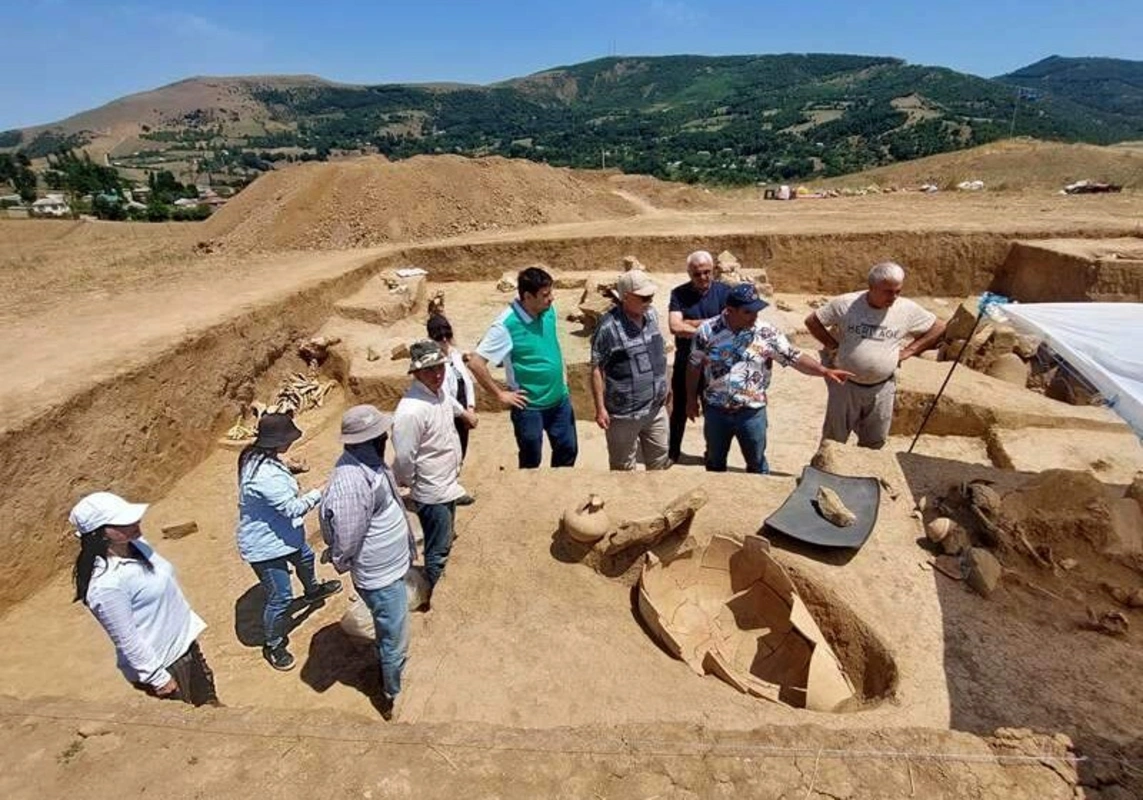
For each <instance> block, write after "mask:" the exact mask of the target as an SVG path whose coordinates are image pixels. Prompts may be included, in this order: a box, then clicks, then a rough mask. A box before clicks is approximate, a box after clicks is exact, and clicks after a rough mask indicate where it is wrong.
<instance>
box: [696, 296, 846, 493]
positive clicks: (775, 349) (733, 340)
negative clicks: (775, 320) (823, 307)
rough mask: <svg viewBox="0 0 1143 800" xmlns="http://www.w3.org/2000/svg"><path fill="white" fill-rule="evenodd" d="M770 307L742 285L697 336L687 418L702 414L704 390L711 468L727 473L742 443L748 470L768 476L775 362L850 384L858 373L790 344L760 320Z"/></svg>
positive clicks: (701, 327)
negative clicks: (733, 450)
mask: <svg viewBox="0 0 1143 800" xmlns="http://www.w3.org/2000/svg"><path fill="white" fill-rule="evenodd" d="M765 307H766V303H765V302H764V301H763V300H762V299H761V298H760V297H759V296H758V292H757V291H756V290H755V288H754V285H753V284H750V283H740V284H738V285H737V286H735V287H734V288H733V289H732V290H731V291H730V296H729V297H728V298H727V300H726V309H725V310H724V311H723V312H722V315H721V316H719V317H716V318H714V319H710V320H707V321H706V322H704V323H703V324H702V325H701V326H700V327H699V329H698V331H697V332H696V333H695V336H694V339H693V344H692V348H691V355H690V361H689V363H688V365H687V417H688V418H689V419H691V420H694V419H696V418H697V417H698V415H699V402H698V386H699V378H700V376H705V378H706V390H705V392H704V393H703V414H704V420H703V435H704V436H705V437H706V468H707V470H708V471H709V472H725V471H726V456H727V453H729V452H730V443H731V441H732V440H734V439H735V438H737V439H738V446H739V447H740V448H741V449H742V455H743V458H745V459H746V470H747V472H757V473H762V474H765V473H767V472H769V471H770V467H769V465H768V464H767V463H766V402H767V398H766V390H767V388H769V386H770V372H771V365H772V363H773V361H774V360H775V359H777V361H778V363H780V364H781V365H782V366H784V367H793V368H794V369H796V370H797V371H798V372H801V373H803V374H806V375H813V376H817V377H822V378H825V379H826V380H829V381H834V382H836V383H844V382H845V381H846V380H847V379H848V378H850V377H852V376H853V373H851V372H846V371H845V370H841V369H827V368H825V367H823V366H822V365H821V364H820V363H818V362H817V361H815V360H814V359H812V358H810V357H809V356H808V355H806V354H805V353H802V352H801V351H800V350H798V349H797V348H796V347H794V346H793V345H791V344H790V341H789V340H788V339H787V338H786V336H785V335H784V334H783V333H782V332H781V331H779V330H778V329H777V328H775V327H774V326H773V325H771V324H770V323H768V322H762V321H760V320H759V319H758V312H759V311H761V310H762V309H763V308H765Z"/></svg>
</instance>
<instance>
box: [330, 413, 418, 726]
mask: <svg viewBox="0 0 1143 800" xmlns="http://www.w3.org/2000/svg"><path fill="white" fill-rule="evenodd" d="M392 427H393V417H392V416H391V415H389V414H386V413H384V412H382V411H379V410H378V409H377V408H375V407H374V406H370V405H360V406H354V407H353V408H350V409H349V410H348V411H346V412H345V414H344V415H343V416H342V418H341V442H342V444H343V445H344V446H345V449H344V451H343V452H342V454H341V458H339V459H338V461H337V464H335V465H334V468H333V474H332V475H330V478H329V483H328V484H327V486H326V490H325V493H324V494H323V495H322V500H321V506H320V507H319V517H320V519H321V534H322V539H324V540H325V543H326V545H328V546H329V551H328V554H329V560H330V561H331V562H332V563H333V566H334V569H336V570H337V571H338V572H340V573H344V572H348V573H349V574H350V576H351V577H352V578H353V586H354V588H355V589H356V590H357V595H358V597H360V598H361V600H362V602H364V603H365V605H366V606H368V607H369V612H370V614H372V616H373V627H374V630H375V633H376V639H377V659H378V661H379V662H380V664H381V684H382V696H381V714H382V716H384V717H385V718H386V719H392V717H393V713H394V708H395V706H396V702H397V697H398V695H399V694H400V692H401V672H402V671H403V669H404V667H405V657H406V653H407V652H408V648H409V624H408V613H409V609H408V603H407V598H406V594H405V580H404V579H405V573H406V572H408V570H409V565H410V564H411V563H412V561H413V558H414V557H415V555H416V542H415V540H414V538H413V530H412V527H411V526H410V525H409V520H408V517H406V516H405V505H404V503H403V502H402V501H401V496H400V494H399V492H398V491H397V481H396V478H394V476H393V473H392V472H391V471H390V469H389V467H387V466H386V465H385V446H386V444H387V443H388V441H389V432H390V430H391V429H392Z"/></svg>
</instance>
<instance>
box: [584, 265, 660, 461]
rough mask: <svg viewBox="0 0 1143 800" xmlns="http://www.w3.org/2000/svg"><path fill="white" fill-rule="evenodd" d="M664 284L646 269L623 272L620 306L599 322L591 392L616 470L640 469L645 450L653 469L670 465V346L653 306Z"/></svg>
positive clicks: (618, 291)
mask: <svg viewBox="0 0 1143 800" xmlns="http://www.w3.org/2000/svg"><path fill="white" fill-rule="evenodd" d="M657 288H658V287H656V286H655V284H654V283H653V282H652V281H651V279H650V278H649V277H648V276H647V273H646V272H643V271H642V270H638V269H633V270H630V271H629V272H624V273H623V274H622V275H620V276H619V280H618V281H617V282H616V284H615V293H616V295H618V297H619V305H617V306H615V307H614V308H612V309H611V310H610V311H608V312H607V313H606V314H604V315H603V317H602V318H601V319H600V320H599V325H598V326H597V327H596V329H595V333H594V334H593V335H592V339H591V396H592V399H593V400H594V401H595V422H596V424H597V425H599V427H601V428H602V429H603V430H604V431H605V432H606V434H607V457H608V461H609V463H610V466H611V469H613V470H632V469H635V459H636V454H637V453H638V451H639V450H640V449H642V451H643V463H644V464H646V466H647V469H666V468H667V466H668V465H669V464H670V462H669V461H668V460H667V445H668V441H669V429H670V426H669V422H668V419H667V406H668V405H669V403H670V401H671V387H670V384H669V383H668V381H667V349H666V346H665V345H664V343H663V334H662V332H661V331H660V330H659V317H658V315H657V314H656V313H655V309H654V308H652V306H651V301H652V300H654V298H655V290H656V289H657Z"/></svg>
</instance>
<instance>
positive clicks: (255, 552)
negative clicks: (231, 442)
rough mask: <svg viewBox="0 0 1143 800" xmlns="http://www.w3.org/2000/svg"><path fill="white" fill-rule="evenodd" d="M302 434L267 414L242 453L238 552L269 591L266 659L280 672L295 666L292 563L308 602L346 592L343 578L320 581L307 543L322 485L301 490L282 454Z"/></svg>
mask: <svg viewBox="0 0 1143 800" xmlns="http://www.w3.org/2000/svg"><path fill="white" fill-rule="evenodd" d="M301 436H302V432H301V431H300V430H298V426H297V425H295V424H294V420H293V418H292V417H290V415H289V414H263V415H262V417H261V419H259V420H258V438H257V439H255V440H254V443H253V444H250V445H248V446H247V447H246V448H245V449H244V450H243V451H242V453H241V454H240V455H239V456H238V530H237V538H238V552H239V553H241V554H242V559H243V560H244V561H246V563H248V564H249V565H250V567H251V568H252V569H253V570H254V574H255V575H257V576H258V580H260V581H261V582H262V588H263V589H264V590H265V597H266V600H265V605H264V606H263V608H262V627H263V633H264V637H265V639H264V644H263V646H262V657H263V658H265V659H266V661H267V662H269V664H270V666H271V667H273V668H274V669H276V670H279V671H283V672H284V671H286V670H290V669H293V668H294V656H293V655H292V654H291V653H290V651H289V650H287V649H286V645H287V644H288V643H289V639H288V637H287V636H286V622H287V614H286V612H287V611H288V610H289V607H290V603H291V602H293V599H294V594H293V589H292V588H291V585H290V567H291V566H292V567H293V568H294V572H296V573H297V574H298V580H300V581H301V582H302V586H303V588H304V589H305V597H304V600H305V602H306V603H310V604H312V603H317V602H320V601H321V600H324V599H325V598H327V597H329V596H330V595H331V594H337V593H338V592H340V591H341V581H337V580H330V581H325V582H323V583H318V580H317V577H316V576H315V575H314V551H313V549H311V548H310V546H309V544H308V543H307V542H306V530H305V526H304V525H303V523H302V518H303V517H304V516H305V515H306V514H308V513H309V512H310V511H312V510H313V509H315V508H316V507H317V504H318V502H319V501H320V500H321V492H320V491H319V490H318V489H313V490H312V491H309V492H306V493H305V494H302V493H301V490H300V488H299V486H298V482H297V480H296V479H295V478H294V476H293V474H292V473H291V472H290V470H289V469H288V468H287V467H286V465H285V464H283V463H282V461H281V458H280V456H281V455H282V454H283V453H285V452H286V451H287V450H289V449H290V445H292V444H293V443H294V442H296V441H297V440H298V439H300V438H301Z"/></svg>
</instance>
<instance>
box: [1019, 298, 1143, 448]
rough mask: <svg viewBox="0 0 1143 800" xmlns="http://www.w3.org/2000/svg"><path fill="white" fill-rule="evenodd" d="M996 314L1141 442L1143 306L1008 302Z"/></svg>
mask: <svg viewBox="0 0 1143 800" xmlns="http://www.w3.org/2000/svg"><path fill="white" fill-rule="evenodd" d="M997 310H998V311H999V312H1000V313H1001V314H1002V315H1004V316H1005V317H1007V318H1008V320H1009V321H1010V322H1011V323H1012V324H1013V325H1014V326H1016V327H1017V328H1021V329H1023V330H1025V331H1027V332H1029V333H1034V334H1036V335H1037V336H1039V337H1041V338H1042V339H1043V340H1044V342H1045V343H1046V344H1047V345H1048V346H1049V347H1051V348H1052V349H1053V350H1054V351H1056V353H1057V354H1058V355H1059V356H1060V357H1061V358H1062V359H1064V360H1065V361H1067V362H1068V364H1069V365H1070V366H1071V367H1072V368H1073V369H1075V370H1076V371H1077V372H1079V373H1080V374H1082V375H1083V376H1084V377H1085V378H1087V379H1088V380H1089V381H1090V382H1091V384H1092V385H1093V386H1094V387H1095V388H1096V389H1097V390H1098V391H1099V393H1100V394H1101V395H1103V398H1104V400H1105V401H1106V402H1107V405H1108V407H1110V408H1111V409H1112V410H1113V411H1115V412H1116V413H1117V414H1119V416H1121V417H1123V419H1125V420H1126V421H1127V424H1128V425H1130V426H1131V427H1132V429H1133V430H1134V431H1135V435H1136V436H1139V437H1140V438H1141V439H1143V303H1027V304H1018V303H1009V304H1005V305H1002V306H999V307H998V309H997Z"/></svg>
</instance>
